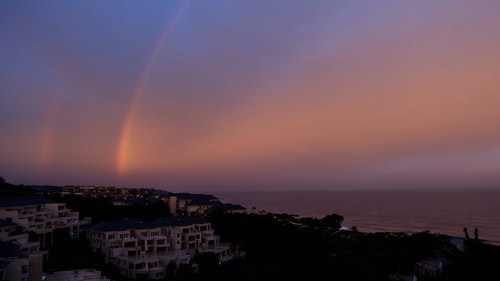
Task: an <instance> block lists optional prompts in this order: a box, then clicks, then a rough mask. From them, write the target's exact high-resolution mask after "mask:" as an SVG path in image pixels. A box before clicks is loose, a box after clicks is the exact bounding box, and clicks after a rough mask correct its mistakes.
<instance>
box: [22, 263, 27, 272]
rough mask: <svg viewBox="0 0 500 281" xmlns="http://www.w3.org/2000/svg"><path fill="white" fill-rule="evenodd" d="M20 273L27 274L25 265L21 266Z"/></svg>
mask: <svg viewBox="0 0 500 281" xmlns="http://www.w3.org/2000/svg"><path fill="white" fill-rule="evenodd" d="M21 273H28V266H27V265H22V266H21Z"/></svg>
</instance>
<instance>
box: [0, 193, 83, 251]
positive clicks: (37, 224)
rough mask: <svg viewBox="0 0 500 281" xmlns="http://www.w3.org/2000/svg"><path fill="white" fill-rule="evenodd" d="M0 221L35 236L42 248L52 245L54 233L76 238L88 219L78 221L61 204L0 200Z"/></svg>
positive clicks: (9, 198) (5, 198)
mask: <svg viewBox="0 0 500 281" xmlns="http://www.w3.org/2000/svg"><path fill="white" fill-rule="evenodd" d="M0 219H3V220H5V221H7V222H11V223H15V224H17V225H19V226H21V227H22V228H23V231H25V232H33V233H35V234H36V235H37V238H38V240H39V241H40V244H41V246H42V247H47V246H50V245H52V243H53V239H54V235H53V232H54V230H55V229H67V230H68V232H69V233H70V235H71V236H72V237H78V236H80V235H81V234H82V233H84V231H85V229H86V228H88V227H89V226H90V222H91V219H90V218H84V219H79V215H78V212H72V211H71V210H70V209H68V208H66V205H65V204H64V203H56V202H53V201H50V200H46V199H43V198H40V197H3V198H0Z"/></svg>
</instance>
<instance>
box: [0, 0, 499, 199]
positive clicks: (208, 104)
mask: <svg viewBox="0 0 500 281" xmlns="http://www.w3.org/2000/svg"><path fill="white" fill-rule="evenodd" d="M498 15H500V2H499V1H485V0H479V1H472V0H470V1H462V0H453V1H451V0H450V1H431V0H424V1H396V0H394V1H368V0H367V1H329V0H328V1H290V0H282V1H260V0H259V1H232V0H228V1H218V0H215V1H97V0H96V1H1V2H0V38H1V41H0V90H1V93H2V95H1V102H0V129H1V137H0V175H2V176H3V177H5V178H6V179H7V181H9V182H12V183H18V184H53V185H66V184H75V185H113V186H119V187H154V188H165V189H168V190H173V191H189V190H222V189H232V190H240V189H242V190H243V189H259V190H260V189H335V188H386V187H394V188H408V187H419V188H441V187H442V188H445V187H449V188H451V187H460V188H465V187H468V188H477V187H500V110H499V108H500V54H499V50H500V17H499V16H498Z"/></svg>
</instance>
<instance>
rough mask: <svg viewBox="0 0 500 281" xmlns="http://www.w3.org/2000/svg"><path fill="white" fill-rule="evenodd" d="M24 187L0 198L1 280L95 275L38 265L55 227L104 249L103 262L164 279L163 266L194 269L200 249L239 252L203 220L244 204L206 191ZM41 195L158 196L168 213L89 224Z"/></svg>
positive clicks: (131, 200)
mask: <svg viewBox="0 0 500 281" xmlns="http://www.w3.org/2000/svg"><path fill="white" fill-rule="evenodd" d="M4 191H5V190H4ZM20 191H21V190H16V191H15V192H20ZM15 192H14V191H13V193H14V194H15ZM22 192H27V193H31V195H30V196H3V197H1V198H0V240H1V242H0V243H1V244H0V249H1V251H0V252H1V253H2V254H1V255H0V280H49V281H50V280H80V279H81V278H82V274H83V275H85V276H86V278H88V277H89V276H92V278H95V277H96V276H100V272H99V271H97V270H95V269H85V270H84V271H81V269H77V268H75V269H68V270H65V271H60V272H49V273H48V272H45V271H44V270H43V269H44V264H46V263H47V261H48V257H49V256H50V255H51V253H50V251H47V249H50V248H51V247H52V246H53V245H54V243H55V242H56V241H54V240H55V239H57V238H55V237H56V236H57V232H61V231H64V232H66V233H68V234H69V235H70V237H71V238H85V239H86V241H88V243H89V245H90V247H91V248H92V251H94V252H95V253H99V254H102V255H103V257H104V262H105V263H111V264H113V265H114V266H115V267H116V268H117V269H118V271H119V272H120V274H121V275H123V276H125V277H128V278H130V279H162V278H164V277H165V275H166V271H167V268H169V269H171V268H172V267H173V270H177V269H178V268H179V267H180V266H181V265H189V266H190V267H191V268H192V269H193V270H194V271H196V266H197V265H196V263H194V262H193V260H194V258H195V255H200V254H203V253H213V254H215V255H216V256H217V261H218V263H226V262H228V261H231V260H234V259H241V258H244V255H245V253H244V252H243V251H241V250H239V249H238V248H237V247H235V246H234V245H230V244H229V243H223V242H221V241H220V238H219V236H217V235H215V233H214V229H213V228H212V227H211V224H210V223H209V222H207V221H206V220H205V219H203V216H204V215H206V214H207V213H208V212H211V211H213V210H223V211H224V212H245V208H244V207H242V206H240V205H235V204H230V203H222V202H220V201H219V200H218V199H217V198H215V197H214V196H212V195H205V194H191V193H178V194H176V193H170V192H164V191H160V190H155V189H125V188H114V187H90V186H64V187H53V186H52V187H48V186H33V187H27V188H23V190H22ZM41 195H45V196H48V195H50V196H51V197H55V198H60V199H64V198H69V197H71V198H93V199H96V198H107V199H110V200H111V203H112V205H113V206H131V205H133V204H139V205H146V206H147V205H149V204H154V202H164V203H165V204H164V206H165V207H166V208H168V212H169V213H170V214H171V216H169V217H163V218H160V217H158V218H156V219H155V220H154V221H141V220H138V219H128V218H122V219H120V220H114V221H100V222H97V223H95V224H92V218H91V217H83V218H82V217H80V215H79V213H78V212H75V211H72V210H70V209H68V208H67V206H66V204H65V203H58V202H55V201H52V200H48V199H45V198H43V197H42V196H41ZM90 207H92V206H90ZM68 278H73V279H68ZM101 279H102V280H106V277H104V276H102V277H101Z"/></svg>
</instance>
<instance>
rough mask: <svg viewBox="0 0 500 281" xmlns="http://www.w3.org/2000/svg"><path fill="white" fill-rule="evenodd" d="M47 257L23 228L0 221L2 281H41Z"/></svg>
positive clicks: (0, 268) (0, 269) (0, 277)
mask: <svg viewBox="0 0 500 281" xmlns="http://www.w3.org/2000/svg"><path fill="white" fill-rule="evenodd" d="M46 255H47V252H46V251H40V243H39V242H30V241H29V239H28V233H26V232H23V231H22V227H21V226H19V225H17V224H14V223H11V222H8V221H5V220H1V219H0V280H27V281H31V280H33V281H34V280H36V281H39V280H41V277H42V268H43V261H44V258H45V257H46Z"/></svg>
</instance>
